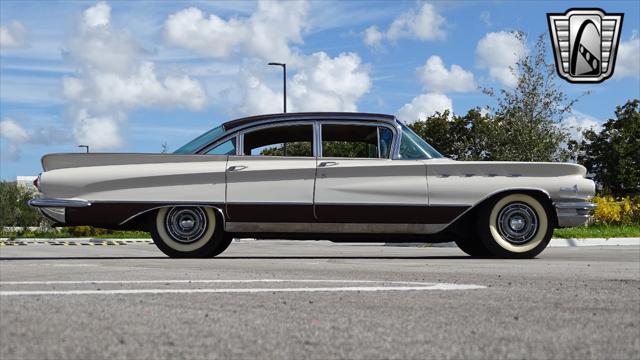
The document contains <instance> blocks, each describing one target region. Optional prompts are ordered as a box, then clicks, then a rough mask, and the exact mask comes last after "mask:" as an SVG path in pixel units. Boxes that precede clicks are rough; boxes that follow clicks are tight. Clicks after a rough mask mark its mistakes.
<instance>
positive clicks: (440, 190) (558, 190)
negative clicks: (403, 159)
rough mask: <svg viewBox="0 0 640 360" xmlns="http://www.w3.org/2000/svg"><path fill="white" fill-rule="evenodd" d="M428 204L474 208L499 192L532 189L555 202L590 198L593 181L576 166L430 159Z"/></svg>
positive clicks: (581, 167)
mask: <svg viewBox="0 0 640 360" xmlns="http://www.w3.org/2000/svg"><path fill="white" fill-rule="evenodd" d="M425 163H426V165H427V177H428V179H427V181H428V184H429V204H441V205H475V204H477V203H478V202H479V201H481V200H483V199H485V198H486V197H487V196H489V195H492V194H494V193H496V192H497V191H505V190H509V189H514V190H517V189H521V190H525V189H530V190H538V191H541V192H543V193H545V194H546V195H547V196H548V197H549V198H550V199H553V200H554V201H574V200H579V199H583V200H584V199H589V198H591V197H592V196H593V194H594V193H595V184H594V183H593V181H591V180H588V179H585V178H584V176H585V174H586V170H585V168H584V167H583V166H581V165H577V164H565V163H517V162H498V161H495V162H480V161H478V162H471V161H469V162H466V161H453V160H448V159H447V160H427V161H425Z"/></svg>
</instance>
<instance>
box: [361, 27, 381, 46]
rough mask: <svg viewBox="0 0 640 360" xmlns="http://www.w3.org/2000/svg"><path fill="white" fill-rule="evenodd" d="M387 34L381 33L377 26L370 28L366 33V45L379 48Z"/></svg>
mask: <svg viewBox="0 0 640 360" xmlns="http://www.w3.org/2000/svg"><path fill="white" fill-rule="evenodd" d="M384 36H385V34H383V33H382V32H380V30H378V28H377V27H376V26H369V27H368V28H367V29H366V30H365V31H364V43H365V44H367V45H369V46H377V45H378V44H380V42H381V41H382V39H383V38H384Z"/></svg>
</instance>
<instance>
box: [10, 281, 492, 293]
mask: <svg viewBox="0 0 640 360" xmlns="http://www.w3.org/2000/svg"><path fill="white" fill-rule="evenodd" d="M259 282H261V283H284V282H297V283H310V282H311V283H351V284H354V283H366V284H372V283H377V284H389V285H382V286H339V287H286V288H221V289H216V288H213V289H117V290H24V291H0V296H33V295H133V294H203V293H205V294H206V293H268V292H271V293H276V292H374V291H430V290H475V289H484V288H486V287H485V286H482V285H473V284H452V283H426V282H409V281H374V280H319V279H306V280H288V279H262V280H254V279H245V280H131V281H115V280H96V281H5V282H0V285H60V284H145V283H150V284H155V283H173V284H175V283H226V284H228V283H239V284H243V283H259Z"/></svg>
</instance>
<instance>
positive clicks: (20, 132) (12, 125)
mask: <svg viewBox="0 0 640 360" xmlns="http://www.w3.org/2000/svg"><path fill="white" fill-rule="evenodd" d="M0 138H2V139H4V140H6V146H5V148H4V150H3V154H2V157H3V158H4V159H7V160H19V159H20V154H21V150H22V147H23V146H24V145H25V144H40V145H42V144H53V143H60V142H64V141H67V140H69V135H68V132H67V131H64V130H62V129H59V128H54V127H39V128H34V129H26V128H25V127H24V126H22V125H21V124H20V123H19V122H18V121H16V120H14V119H12V118H5V119H4V120H2V121H0ZM4 152H6V154H5V153H4Z"/></svg>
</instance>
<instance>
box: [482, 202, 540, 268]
mask: <svg viewBox="0 0 640 360" xmlns="http://www.w3.org/2000/svg"><path fill="white" fill-rule="evenodd" d="M478 234H479V235H480V239H481V240H482V243H483V244H484V246H485V247H486V248H487V249H488V250H489V252H490V253H491V255H493V256H497V257H504V258H532V257H535V256H536V255H538V254H539V253H540V252H542V250H544V249H545V248H546V247H547V245H548V244H549V241H550V240H551V236H552V235H553V223H552V221H551V214H550V212H549V210H548V208H546V207H545V206H544V205H543V204H542V203H541V201H540V200H538V199H537V198H535V197H534V196H531V195H528V194H519V193H518V194H509V195H505V196H503V197H500V198H497V199H494V200H493V201H490V202H489V203H487V204H486V205H485V206H484V207H483V209H482V210H481V212H480V216H479V217H478Z"/></svg>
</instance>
